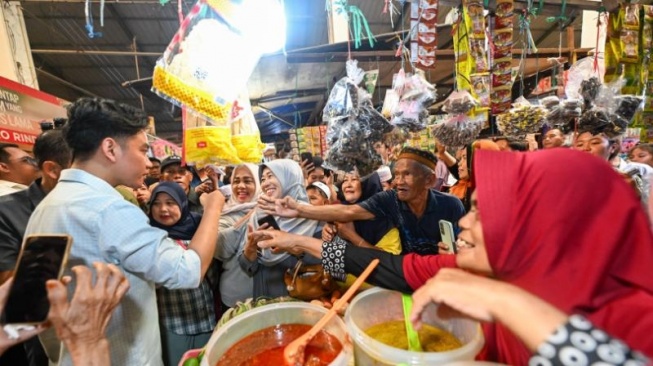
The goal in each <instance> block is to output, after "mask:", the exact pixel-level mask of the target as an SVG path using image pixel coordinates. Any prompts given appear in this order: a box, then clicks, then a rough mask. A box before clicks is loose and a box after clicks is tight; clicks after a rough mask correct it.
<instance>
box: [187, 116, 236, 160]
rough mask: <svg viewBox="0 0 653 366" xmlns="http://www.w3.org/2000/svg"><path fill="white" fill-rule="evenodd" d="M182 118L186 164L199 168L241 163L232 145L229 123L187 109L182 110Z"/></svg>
mask: <svg viewBox="0 0 653 366" xmlns="http://www.w3.org/2000/svg"><path fill="white" fill-rule="evenodd" d="M182 118H183V122H184V129H183V131H184V136H183V137H184V158H185V160H186V163H188V164H191V165H196V166H198V167H203V166H205V165H208V164H217V165H230V164H240V163H241V161H240V159H239V158H238V153H237V152H236V149H235V148H234V146H233V145H232V143H231V126H230V124H229V122H228V121H223V122H216V121H211V120H209V119H208V118H206V117H204V116H200V115H197V114H195V113H192V112H190V111H187V110H186V109H185V108H184V109H183V110H182Z"/></svg>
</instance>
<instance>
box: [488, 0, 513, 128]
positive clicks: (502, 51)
mask: <svg viewBox="0 0 653 366" xmlns="http://www.w3.org/2000/svg"><path fill="white" fill-rule="evenodd" d="M514 14H515V4H514V2H513V0H497V8H496V12H495V15H496V16H495V18H494V26H493V28H492V32H491V33H492V43H493V45H494V47H493V52H492V62H491V70H492V92H491V93H490V103H491V109H492V114H495V115H496V114H500V113H503V112H505V111H507V110H508V109H509V108H510V105H511V101H512V45H513V40H512V39H513V27H512V18H513V15H514Z"/></svg>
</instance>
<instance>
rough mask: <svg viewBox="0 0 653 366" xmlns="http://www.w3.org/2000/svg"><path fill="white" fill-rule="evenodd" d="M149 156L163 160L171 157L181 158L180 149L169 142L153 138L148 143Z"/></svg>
mask: <svg viewBox="0 0 653 366" xmlns="http://www.w3.org/2000/svg"><path fill="white" fill-rule="evenodd" d="M150 149H151V152H150V153H151V155H152V156H154V157H155V158H157V159H159V160H163V159H165V158H167V157H168V156H171V155H176V156H181V148H180V147H179V146H177V145H175V144H173V143H172V142H170V141H167V140H163V139H160V138H154V139H153V140H152V141H150Z"/></svg>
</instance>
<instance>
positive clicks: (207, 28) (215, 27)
mask: <svg viewBox="0 0 653 366" xmlns="http://www.w3.org/2000/svg"><path fill="white" fill-rule="evenodd" d="M244 5H245V3H241V2H235V1H227V0H200V1H198V2H197V3H196V4H195V6H194V7H193V8H192V10H191V11H190V13H189V14H188V16H187V17H186V18H185V19H184V21H183V23H182V25H181V27H180V28H179V30H178V31H177V33H176V34H175V36H174V38H173V39H172V41H171V42H170V44H169V45H168V48H166V51H165V52H164V54H163V56H162V57H161V58H160V59H159V60H158V61H157V64H156V66H155V68H154V74H153V78H152V88H153V90H154V92H156V93H157V94H158V95H160V96H161V97H163V98H165V99H167V100H169V101H171V102H173V103H174V104H176V105H178V106H185V107H187V108H189V109H190V110H192V111H194V112H196V113H199V114H202V115H205V116H208V117H209V118H210V119H212V120H214V121H225V120H228V119H229V115H230V113H231V102H232V101H233V100H235V99H236V97H237V95H238V92H239V91H241V90H243V87H244V86H245V83H246V82H247V79H248V78H249V76H250V74H251V73H252V71H253V70H254V67H255V66H256V64H257V62H258V60H259V58H260V56H261V51H260V47H258V46H257V45H256V44H255V41H254V40H253V39H252V38H251V36H250V35H248V34H244V33H243V32H241V29H242V27H243V26H244V25H245V23H244V21H243V18H244V17H243V14H242V13H243V12H244V11H245V10H246V9H247V8H246V7H245V6H244ZM236 50H237V55H236V54H235V53H233V52H236ZM230 53H231V54H230Z"/></svg>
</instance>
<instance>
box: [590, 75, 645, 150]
mask: <svg viewBox="0 0 653 366" xmlns="http://www.w3.org/2000/svg"><path fill="white" fill-rule="evenodd" d="M625 83H626V80H625V78H623V77H622V78H619V79H616V80H614V81H613V82H611V83H609V84H603V85H601V86H600V87H599V88H598V91H597V92H596V93H594V90H592V93H586V94H587V95H588V97H591V96H592V95H595V98H594V100H593V101H591V102H590V108H589V109H587V110H585V111H584V112H583V114H582V116H581V117H580V119H579V120H578V128H579V130H581V131H592V132H593V133H598V132H601V133H604V134H605V135H607V136H609V137H616V136H619V135H622V134H623V133H625V132H626V128H627V127H628V125H629V124H630V123H631V122H632V121H633V118H634V117H635V114H636V113H637V111H638V110H639V109H640V107H641V105H642V97H639V96H634V95H621V90H622V89H623V85H624V84H625Z"/></svg>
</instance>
